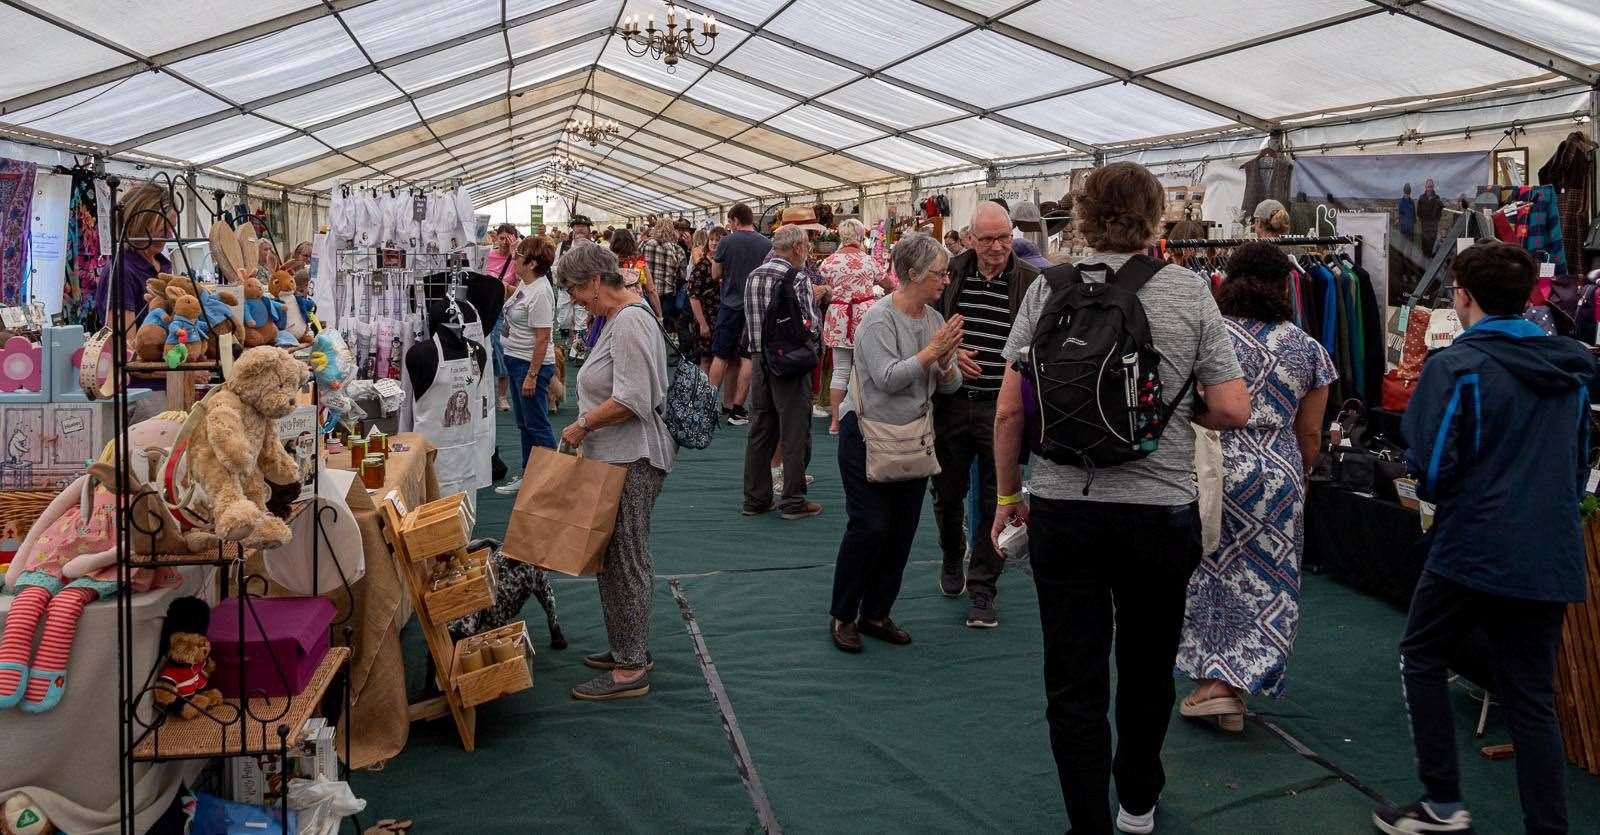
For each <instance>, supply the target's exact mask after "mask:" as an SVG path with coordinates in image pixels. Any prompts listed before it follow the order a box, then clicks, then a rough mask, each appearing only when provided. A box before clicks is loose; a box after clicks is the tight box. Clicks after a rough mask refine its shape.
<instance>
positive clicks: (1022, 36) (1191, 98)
mask: <svg viewBox="0 0 1600 835" xmlns="http://www.w3.org/2000/svg"><path fill="white" fill-rule="evenodd" d="M914 2H916V3H918V4H921V5H923V6H926V7H928V8H930V9H933V10H934V11H938V12H943V13H944V14H947V15H949V16H951V17H954V18H956V19H958V20H965V21H967V22H968V23H975V24H979V25H980V26H981V28H985V29H988V30H990V31H992V32H995V33H997V34H1001V35H1005V36H1006V37H1008V38H1011V39H1013V40H1017V41H1021V42H1022V43H1025V44H1027V45H1028V46H1031V47H1034V48H1035V49H1039V50H1043V51H1045V52H1048V53H1050V54H1052V55H1055V56H1056V57H1058V58H1065V59H1067V60H1068V61H1071V62H1073V63H1075V64H1079V65H1082V66H1085V67H1088V68H1090V69H1092V70H1097V71H1099V72H1103V73H1105V74H1106V75H1109V76H1111V77H1112V78H1114V79H1116V80H1118V81H1122V82H1125V83H1128V84H1137V85H1139V86H1140V87H1143V88H1145V89H1147V90H1150V91H1152V92H1156V93H1160V94H1161V95H1163V96H1166V97H1167V98H1169V99H1176V100H1178V101H1181V102H1183V103H1185V104H1188V105H1192V106H1194V107H1198V108H1200V109H1201V110H1206V111H1209V112H1211V113H1215V114H1217V115H1219V116H1226V117H1227V118H1228V119H1230V120H1232V121H1235V122H1238V123H1239V124H1242V125H1249V126H1250V127H1252V128H1255V129H1256V130H1259V131H1269V130H1271V129H1272V122H1271V121H1270V120H1268V119H1263V118H1261V117H1259V116H1252V115H1251V114H1249V113H1245V112H1244V111H1242V110H1239V109H1238V108H1235V107H1229V106H1228V105H1226V104H1222V103H1221V102H1216V101H1212V100H1211V99H1208V98H1205V97H1203V96H1199V95H1196V94H1194V93H1190V92H1188V91H1187V90H1181V89H1179V88H1177V87H1173V86H1172V85H1170V84H1167V83H1165V82H1161V81H1156V80H1155V79H1153V78H1145V77H1141V76H1139V75H1138V74H1136V73H1134V72H1133V71H1132V70H1129V69H1126V68H1124V67H1119V66H1117V65H1116V64H1113V63H1111V62H1110V61H1106V60H1103V59H1100V58H1096V57H1094V56H1093V55H1088V54H1086V53H1083V52H1079V51H1078V50H1076V49H1072V48H1071V47H1068V46H1065V45H1063V44H1060V43H1056V42H1055V41H1052V40H1050V39H1048V38H1044V37H1041V36H1039V35H1036V34H1034V33H1032V32H1029V31H1027V30H1025V29H1019V28H1017V27H1015V26H1012V25H1011V24H1009V23H1000V22H995V23H989V22H987V20H988V19H987V18H985V17H984V16H983V15H981V14H979V13H978V12H974V11H972V10H971V9H967V8H963V7H961V6H958V5H956V4H955V3H952V2H950V0H914Z"/></svg>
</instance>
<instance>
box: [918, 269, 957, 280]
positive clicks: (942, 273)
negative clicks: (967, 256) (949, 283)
mask: <svg viewBox="0 0 1600 835" xmlns="http://www.w3.org/2000/svg"><path fill="white" fill-rule="evenodd" d="M923 277H924V278H949V277H950V269H949V268H948V267H946V268H945V269H942V270H928V271H927V272H926V273H923Z"/></svg>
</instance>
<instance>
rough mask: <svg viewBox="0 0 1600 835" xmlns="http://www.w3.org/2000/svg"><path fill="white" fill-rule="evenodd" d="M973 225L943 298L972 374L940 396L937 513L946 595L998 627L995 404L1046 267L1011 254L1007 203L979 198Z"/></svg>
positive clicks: (964, 368) (970, 622) (973, 618)
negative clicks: (960, 330) (973, 492)
mask: <svg viewBox="0 0 1600 835" xmlns="http://www.w3.org/2000/svg"><path fill="white" fill-rule="evenodd" d="M968 229H969V230H970V235H971V238H970V240H971V246H972V248H971V249H968V250H967V251H965V252H963V253H961V254H960V255H957V256H955V257H953V258H951V259H950V285H949V286H948V287H947V288H945V291H944V297H943V298H942V299H941V300H940V312H942V313H943V314H944V316H945V318H947V319H948V318H949V317H951V316H953V315H955V314H957V313H959V314H961V315H962V316H964V317H966V336H965V338H964V339H963V341H962V344H961V350H960V351H959V352H958V354H957V361H958V362H959V364H960V366H961V376H962V378H963V379H964V381H965V382H963V384H962V386H961V388H960V389H958V390H956V392H955V393H953V394H944V395H936V396H935V397H934V398H933V422H934V443H935V446H936V450H937V452H938V455H939V467H940V469H941V472H940V474H939V475H938V476H936V477H935V478H934V479H933V487H932V489H933V515H934V519H935V520H936V522H937V523H938V525H939V547H940V549H941V550H942V551H943V552H944V564H943V565H942V566H941V568H940V571H939V590H940V591H941V592H943V593H944V594H945V596H947V597H959V596H960V595H961V592H962V590H963V589H965V590H966V592H967V597H968V598H969V600H970V602H971V606H970V608H969V609H968V611H967V626H970V627H973V628H975V629H992V628H994V627H996V626H999V625H1000V621H999V619H998V618H997V617H996V616H995V607H994V598H995V581H996V580H998V579H999V578H1000V570H1001V569H1002V568H1004V567H1005V562H1004V560H1002V559H1001V557H1000V556H999V555H998V554H996V553H995V550H994V543H993V542H991V541H990V538H989V536H988V534H987V531H988V530H989V528H990V527H991V526H992V524H993V522H994V501H995V482H994V479H995V469H994V407H995V400H996V398H998V397H999V394H1000V380H1001V379H1002V378H1003V377H1004V376H1005V371H1006V361H1005V359H1004V358H1003V357H1001V355H1000V352H1001V349H1003V348H1004V347H1005V344H1006V337H1008V336H1009V335H1010V334H1011V320H1012V319H1013V318H1015V317H1016V315H1017V308H1019V307H1020V306H1021V305H1022V300H1023V299H1024V298H1025V297H1026V296H1027V291H1028V286H1029V285H1031V284H1032V283H1033V280H1034V279H1036V278H1038V277H1039V270H1038V269H1037V268H1035V267H1034V266H1032V265H1031V264H1028V263H1027V262H1025V261H1022V260H1020V259H1017V258H1015V257H1013V256H1012V254H1011V216H1010V214H1008V213H1007V212H1006V209H1005V207H1003V206H1001V205H1000V204H998V203H991V202H984V203H979V204H978V208H977V210H976V211H974V212H973V213H972V225H971V226H970V227H968ZM973 461H977V462H978V484H979V485H980V488H979V489H980V495H979V497H978V508H979V514H980V517H979V518H978V519H975V520H973V522H972V526H971V529H972V530H974V531H977V532H979V533H978V536H977V537H976V542H974V543H973V545H972V547H971V552H972V560H971V564H970V565H968V566H966V568H965V573H963V567H962V558H963V557H964V556H966V554H967V551H968V547H967V543H968V538H967V535H966V533H965V530H964V528H965V526H964V524H963V523H964V522H965V518H966V499H967V490H968V488H969V487H970V486H971V473H972V464H973Z"/></svg>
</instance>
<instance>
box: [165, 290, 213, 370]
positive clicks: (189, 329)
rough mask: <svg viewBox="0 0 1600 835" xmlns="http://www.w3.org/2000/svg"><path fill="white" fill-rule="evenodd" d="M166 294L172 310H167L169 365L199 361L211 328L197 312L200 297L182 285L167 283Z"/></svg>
mask: <svg viewBox="0 0 1600 835" xmlns="http://www.w3.org/2000/svg"><path fill="white" fill-rule="evenodd" d="M167 298H168V299H170V300H171V303H172V304H171V307H172V310H171V312H170V313H168V314H167V323H166V324H167V338H166V343H165V345H166V351H165V353H164V354H163V356H164V357H165V358H166V361H167V366H168V367H169V368H176V367H177V366H178V365H179V364H181V363H184V362H200V361H201V360H204V359H205V358H206V352H207V351H208V350H209V349H210V346H211V343H210V341H209V340H210V332H209V331H208V330H207V329H206V325H205V321H204V318H203V317H202V316H201V315H200V311H201V307H200V300H199V299H198V298H195V297H194V296H192V295H190V294H189V293H188V292H187V291H185V290H184V289H183V288H181V287H176V286H169V287H168V288H167Z"/></svg>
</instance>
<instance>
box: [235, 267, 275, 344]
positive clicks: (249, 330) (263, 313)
mask: <svg viewBox="0 0 1600 835" xmlns="http://www.w3.org/2000/svg"><path fill="white" fill-rule="evenodd" d="M241 286H242V287H243V289H244V346H245V347H246V348H255V347H258V346H261V345H271V344H273V342H275V341H276V340H277V338H278V324H277V322H275V321H273V319H274V317H273V315H272V304H271V301H273V300H270V299H268V298H267V297H266V289H265V288H263V287H262V286H261V282H260V280H258V279H257V278H256V277H255V276H253V275H246V276H245V277H244V281H243V282H242V283H241Z"/></svg>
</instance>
